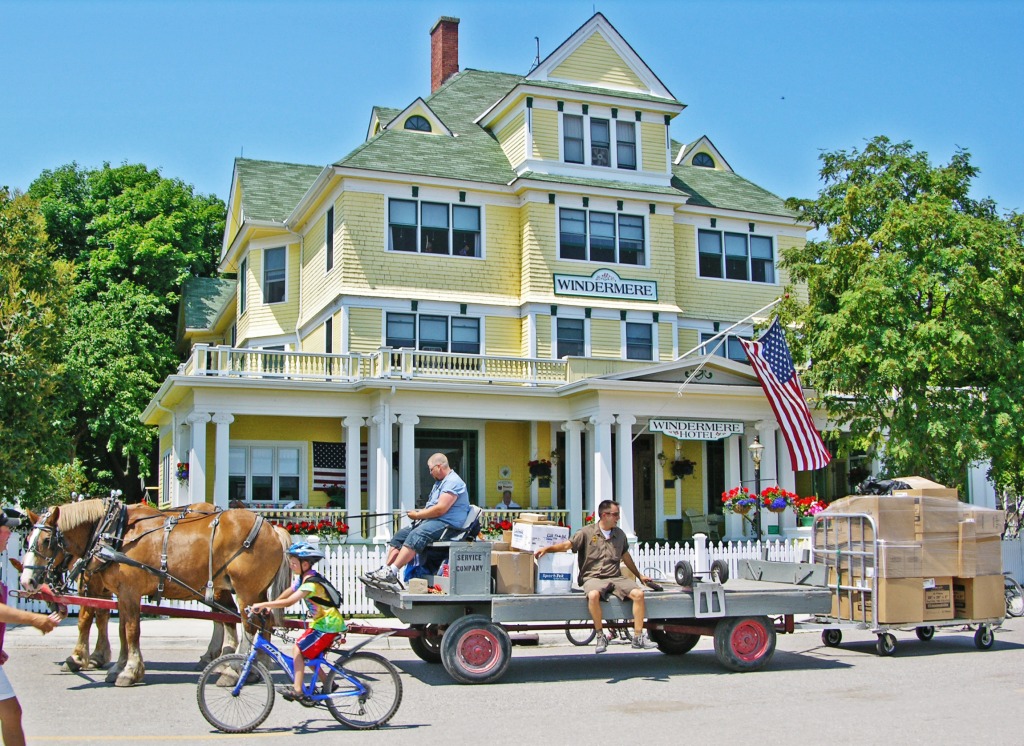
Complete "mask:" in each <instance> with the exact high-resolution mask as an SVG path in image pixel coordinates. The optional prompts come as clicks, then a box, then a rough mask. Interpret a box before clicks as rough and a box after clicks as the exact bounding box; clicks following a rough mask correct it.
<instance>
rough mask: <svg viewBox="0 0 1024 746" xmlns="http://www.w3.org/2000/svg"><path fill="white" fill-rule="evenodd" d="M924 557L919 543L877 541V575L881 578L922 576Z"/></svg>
mask: <svg viewBox="0 0 1024 746" xmlns="http://www.w3.org/2000/svg"><path fill="white" fill-rule="evenodd" d="M923 563H924V557H923V555H922V553H921V545H920V544H919V543H916V542H915V543H912V544H890V543H888V542H881V541H880V542H878V575H879V577H882V578H920V577H923V576H924V574H925V573H924V571H923V569H922V568H923V566H924V565H923Z"/></svg>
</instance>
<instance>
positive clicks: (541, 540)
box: [512, 521, 569, 552]
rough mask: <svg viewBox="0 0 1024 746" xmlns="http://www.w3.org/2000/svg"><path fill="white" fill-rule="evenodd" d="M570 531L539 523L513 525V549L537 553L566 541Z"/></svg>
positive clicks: (516, 523) (517, 522)
mask: <svg viewBox="0 0 1024 746" xmlns="http://www.w3.org/2000/svg"><path fill="white" fill-rule="evenodd" d="M568 538H569V529H568V528H567V527H565V526H552V525H547V524H538V523H521V522H520V521H516V522H515V523H513V524H512V548H513V549H519V550H521V551H523V552H536V551H537V550H538V549H541V548H543V547H549V546H551V545H552V544H558V543H559V542H562V541H566V540H568Z"/></svg>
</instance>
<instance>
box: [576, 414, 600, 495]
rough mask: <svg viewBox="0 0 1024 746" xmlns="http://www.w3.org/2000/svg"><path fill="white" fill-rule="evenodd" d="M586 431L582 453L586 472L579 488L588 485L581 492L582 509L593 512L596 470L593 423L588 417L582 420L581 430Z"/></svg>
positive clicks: (595, 492)
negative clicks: (585, 489) (587, 488)
mask: <svg viewBox="0 0 1024 746" xmlns="http://www.w3.org/2000/svg"><path fill="white" fill-rule="evenodd" d="M582 432H584V433H587V434H588V435H587V439H586V442H585V448H586V452H585V453H584V454H583V469H584V472H585V474H586V478H585V479H584V481H583V483H582V484H581V485H580V489H581V490H582V489H583V484H586V485H589V488H590V489H589V490H587V491H585V492H583V510H585V511H586V512H587V513H593V512H594V511H596V510H597V503H596V502H594V496H595V495H596V494H597V490H596V488H595V483H596V481H597V476H596V472H595V471H594V459H595V458H596V457H595V456H594V453H595V451H594V441H595V440H596V438H595V437H594V423H593V422H591V421H590V420H589V419H587V420H585V421H584V422H583V431H582Z"/></svg>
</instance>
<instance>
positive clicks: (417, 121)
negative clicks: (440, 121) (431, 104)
mask: <svg viewBox="0 0 1024 746" xmlns="http://www.w3.org/2000/svg"><path fill="white" fill-rule="evenodd" d="M405 128H406V129H407V130H414V131H415V132H430V131H431V130H432V128H431V126H430V122H428V121H427V118H426V117H421V116H420V115H419V114H414V115H413V116H411V117H409V118H408V119H406V120H405Z"/></svg>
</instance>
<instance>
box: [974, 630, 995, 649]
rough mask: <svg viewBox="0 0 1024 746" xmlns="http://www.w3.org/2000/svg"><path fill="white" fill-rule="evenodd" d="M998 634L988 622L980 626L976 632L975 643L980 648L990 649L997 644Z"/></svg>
mask: <svg viewBox="0 0 1024 746" xmlns="http://www.w3.org/2000/svg"><path fill="white" fill-rule="evenodd" d="M995 641H996V636H995V634H993V632H992V628H991V627H989V626H988V625H987V624H983V625H981V626H980V627H978V630H977V631H976V632H975V633H974V645H975V647H977V648H978V650H988V649H989V648H991V647H992V645H993V644H995Z"/></svg>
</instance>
